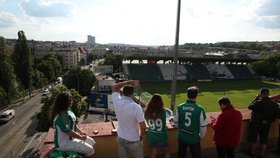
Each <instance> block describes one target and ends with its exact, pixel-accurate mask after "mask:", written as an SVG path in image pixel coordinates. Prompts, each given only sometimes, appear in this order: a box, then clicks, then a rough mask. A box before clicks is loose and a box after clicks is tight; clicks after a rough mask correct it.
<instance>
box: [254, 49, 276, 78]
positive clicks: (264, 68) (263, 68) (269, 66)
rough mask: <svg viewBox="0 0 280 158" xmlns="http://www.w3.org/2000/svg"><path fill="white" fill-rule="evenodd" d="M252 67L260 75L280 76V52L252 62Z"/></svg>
mask: <svg viewBox="0 0 280 158" xmlns="http://www.w3.org/2000/svg"><path fill="white" fill-rule="evenodd" d="M252 68H253V70H254V71H255V72H256V73H257V74H258V75H260V76H266V77H273V78H280V52H278V53H275V54H271V55H268V56H265V57H264V58H263V59H262V60H261V61H257V62H254V63H252Z"/></svg>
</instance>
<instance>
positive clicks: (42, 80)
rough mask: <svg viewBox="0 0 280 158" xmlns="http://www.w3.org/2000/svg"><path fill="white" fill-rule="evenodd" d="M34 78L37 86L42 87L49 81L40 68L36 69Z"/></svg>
mask: <svg viewBox="0 0 280 158" xmlns="http://www.w3.org/2000/svg"><path fill="white" fill-rule="evenodd" d="M33 80H34V87H35V88H42V87H43V85H45V84H46V83H47V81H48V80H47V78H46V77H45V75H44V74H43V73H42V72H41V71H39V70H38V69H34V76H33Z"/></svg>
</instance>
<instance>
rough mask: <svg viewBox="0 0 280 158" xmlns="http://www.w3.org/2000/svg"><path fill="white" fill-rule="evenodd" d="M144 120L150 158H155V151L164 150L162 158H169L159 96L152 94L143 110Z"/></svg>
mask: <svg viewBox="0 0 280 158" xmlns="http://www.w3.org/2000/svg"><path fill="white" fill-rule="evenodd" d="M145 118H146V121H147V123H148V125H149V128H148V133H147V139H148V144H149V148H151V154H150V158H156V155H157V150H158V149H159V148H162V149H163V150H164V157H165V158H169V157H170V154H169V150H168V137H167V128H166V110H165V108H164V104H163V101H162V97H161V96H160V95H159V94H154V95H153V96H152V98H151V100H150V101H149V103H148V105H147V108H146V110H145Z"/></svg>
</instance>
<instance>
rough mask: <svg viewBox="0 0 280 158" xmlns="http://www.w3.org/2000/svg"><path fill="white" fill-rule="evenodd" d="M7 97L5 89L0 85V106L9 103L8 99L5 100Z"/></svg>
mask: <svg viewBox="0 0 280 158" xmlns="http://www.w3.org/2000/svg"><path fill="white" fill-rule="evenodd" d="M7 98H8V97H7V94H6V92H5V90H4V89H3V88H2V87H1V86H0V108H1V107H4V106H5V105H7V104H8V103H9V100H7Z"/></svg>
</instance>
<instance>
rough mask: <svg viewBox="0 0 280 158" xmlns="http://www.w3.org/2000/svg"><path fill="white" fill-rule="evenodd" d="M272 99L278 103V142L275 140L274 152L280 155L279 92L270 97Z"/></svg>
mask: <svg viewBox="0 0 280 158" xmlns="http://www.w3.org/2000/svg"><path fill="white" fill-rule="evenodd" d="M270 98H271V99H272V100H274V101H276V102H277V104H278V119H279V120H278V129H279V130H278V142H277V149H276V151H275V152H276V153H278V155H280V94H278V95H275V96H272V97H270Z"/></svg>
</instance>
